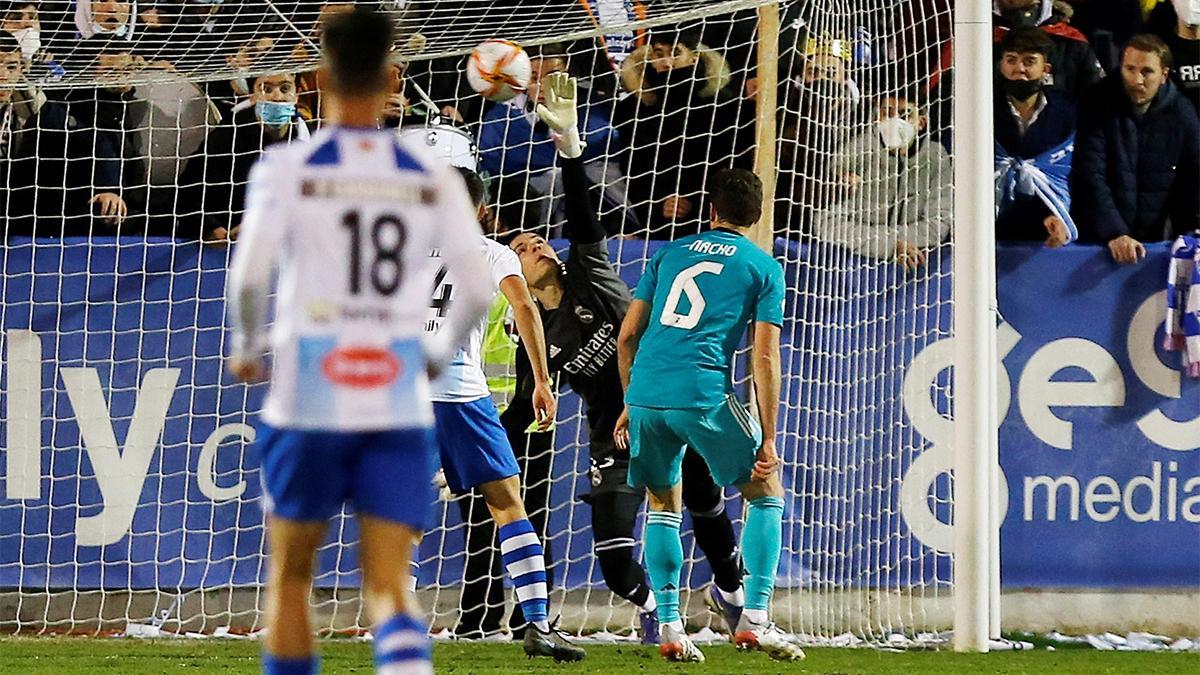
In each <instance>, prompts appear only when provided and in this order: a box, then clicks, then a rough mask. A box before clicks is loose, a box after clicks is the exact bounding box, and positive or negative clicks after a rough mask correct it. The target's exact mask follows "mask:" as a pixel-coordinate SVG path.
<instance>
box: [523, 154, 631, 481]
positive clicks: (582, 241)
mask: <svg viewBox="0 0 1200 675" xmlns="http://www.w3.org/2000/svg"><path fill="white" fill-rule="evenodd" d="M559 162H560V166H561V167H562V171H563V190H564V192H565V197H564V199H565V203H566V214H567V224H566V227H565V228H564V234H566V236H567V239H568V240H569V241H570V242H571V247H570V251H569V253H568V256H567V259H566V262H565V263H563V297H562V303H561V304H560V305H559V306H558V307H557V308H555V309H551V310H545V309H543V310H542V324H543V327H544V330H545V334H546V349H547V350H549V353H548V354H547V357H548V358H547V361H548V362H549V365H550V372H551V374H552V376H555V377H556V378H557V380H558V381H559V382H560V383H561V382H565V383H567V384H568V385H570V387H571V389H572V390H574V391H575V393H577V394H579V396H580V397H581V398H582V399H583V401H584V406H585V408H586V411H587V417H588V429H589V433H590V436H591V453H592V457H593V458H594V459H598V458H602V457H606V456H608V455H611V454H612V452H613V442H612V432H613V427H614V426H616V422H617V418H618V417H620V415H621V411H622V410H623V409H624V407H625V402H624V392H623V391H622V388H621V378H620V374H619V373H618V371H617V335H618V333H619V332H620V330H621V321H622V320H623V319H624V318H625V311H626V310H627V309H628V308H629V303H630V300H631V298H632V296H631V294H630V291H629V287H628V286H627V285H626V284H625V282H624V281H622V280H621V277H620V276H619V275H618V274H617V272H616V270H614V269H613V267H612V264H611V263H610V262H609V259H608V246H607V244H606V239H607V234H606V233H605V231H604V228H603V227H602V226H601V225H600V221H599V219H598V218H597V216H596V213H595V211H594V209H593V208H592V205H591V204H592V203H591V200H590V199H589V197H588V194H587V186H588V179H587V176H586V174H585V173H584V170H583V162H582V161H580V160H578V159H575V160H570V159H563V158H561V157H560V158H559ZM518 354H519V356H518V368H517V373H518V378H519V382H520V384H519V385H518V394H517V395H518V396H528V395H529V392H530V391H531V389H532V387H531V385H532V379H533V378H532V375H531V373H530V369H529V365H528V360H527V358H526V357H525V353H524V350H519V351H518Z"/></svg>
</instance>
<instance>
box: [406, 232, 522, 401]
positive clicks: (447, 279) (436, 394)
mask: <svg viewBox="0 0 1200 675" xmlns="http://www.w3.org/2000/svg"><path fill="white" fill-rule="evenodd" d="M479 241H480V249H479V250H480V251H481V252H482V253H483V258H484V260H486V261H487V264H488V268H489V270H490V271H491V274H489V275H488V280H489V281H490V282H491V287H492V296H491V299H490V301H489V303H488V305H489V307H490V306H491V303H492V302H494V301H495V299H496V295H497V294H498V293H499V292H500V282H502V281H504V280H505V279H507V278H508V277H517V278H518V279H521V280H522V281H524V279H525V277H524V276H523V275H522V274H521V261H520V259H518V258H517V254H516V253H513V252H512V250H511V249H509V248H508V247H507V246H502V245H500V244H497V243H496V242H494V241H492V240H491V239H488V238H486V237H483V236H480V237H479ZM430 259H431V262H432V263H433V269H435V270H437V271H436V272H435V274H434V277H433V282H434V288H433V300H432V301H431V302H430V303H429V321H428V322H427V323H426V324H425V330H426V331H428V332H430V333H436V332H437V331H438V330H440V329H441V326H442V321H443V320H444V319H445V317H446V312H447V310H448V309H449V308H450V305H451V304H453V303H454V302H456V301H457V299H458V296H457V295H456V293H457V289H458V287H459V282H458V279H457V277H456V275H453V274H451V273H450V272H449V270H447V268H446V267H445V266H443V265H442V264H441V251H433V253H432V254H431V256H430ZM486 330H487V317H486V316H485V317H484V318H482V319H480V320H479V322H478V323H476V324H475V326H474V327H473V328H471V334H470V336H468V337H467V340H466V342H465V343H463V346H462V348H460V349H459V350H458V353H457V354H455V355H454V358H453V359H451V360H450V365H449V366H447V367H446V370H445V371H444V372H443V373H442V374H441V376H440V377H438V379H436V380H434V382H433V400H434V401H438V402H442V403H466V402H469V401H477V400H479V399H481V398H486V397H488V396H491V391H489V390H488V385H487V376H486V375H485V374H484V372H483V334H484V332H485V331H486Z"/></svg>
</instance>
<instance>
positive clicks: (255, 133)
mask: <svg viewBox="0 0 1200 675" xmlns="http://www.w3.org/2000/svg"><path fill="white" fill-rule="evenodd" d="M251 87H252V92H251V94H250V98H249V99H247V101H246V102H245V103H244V104H242V105H241V106H239V108H238V110H237V112H235V113H234V117H233V124H227V125H221V126H217V127H214V128H213V130H212V131H211V132H210V133H209V135H208V138H207V139H206V140H205V143H204V145H203V146H201V147H200V149H199V150H198V151H197V152H196V153H195V154H194V155H193V156H192V157H191V159H190V160H188V165H187V168H186V169H184V173H183V176H182V178H181V179H180V186H181V187H180V199H179V202H180V205H179V213H178V216H179V218H180V225H179V228H178V229H177V230H176V236H179V237H181V238H185V239H195V238H197V237H199V238H201V239H202V240H204V241H207V242H215V243H224V242H227V241H229V240H233V239H236V238H237V234H238V226H239V225H240V224H241V215H242V208H243V204H244V203H245V199H246V181H247V179H248V178H249V176H250V168H251V167H252V166H254V163H255V162H256V161H258V157H259V155H261V154H262V152H263V150H265V149H266V148H268V147H270V146H272V145H275V144H276V143H289V142H291V141H294V140H300V141H304V140H308V136H309V129H308V126H307V123H306V122H305V121H304V120H303V119H302V118H301V117H300V115H299V114H298V113H297V111H296V100H297V90H296V76H295V75H292V74H290V73H289V74H282V75H264V76H261V77H258V78H255V79H254V80H253V81H252V82H251Z"/></svg>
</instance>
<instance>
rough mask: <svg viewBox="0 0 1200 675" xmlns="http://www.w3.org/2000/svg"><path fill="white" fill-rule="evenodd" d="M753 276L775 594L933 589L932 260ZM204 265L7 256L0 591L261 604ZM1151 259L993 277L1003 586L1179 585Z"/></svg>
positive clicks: (219, 319) (582, 524) (324, 573)
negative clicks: (769, 296)
mask: <svg viewBox="0 0 1200 675" xmlns="http://www.w3.org/2000/svg"><path fill="white" fill-rule="evenodd" d="M654 246H655V244H650V248H651V249H653V247H654ZM651 252H652V251H651ZM778 252H779V254H780V255H781V257H782V258H783V259H784V260H785V261H786V268H787V278H788V280H789V286H790V290H789V305H790V306H789V308H788V311H787V313H786V316H789V317H798V318H796V319H789V320H788V322H787V324H786V325H785V326H784V328H783V336H784V369H785V373H784V377H785V382H784V396H785V399H786V402H787V406H786V407H785V410H784V411H783V413H782V415H781V420H782V421H781V424H782V425H783V427H784V429H785V433H784V436H783V437H782V443H781V452H782V454H783V455H784V458H785V459H786V460H787V462H788V466H787V468H786V475H785V477H784V478H785V484H787V485H791V486H793V487H794V493H793V494H792V498H791V500H790V504H789V509H788V512H787V516H786V518H787V523H788V525H789V531H788V533H787V535H786V537H785V548H787V549H788V553H789V555H787V556H785V561H784V564H785V567H786V573H787V575H788V577H789V579H790V580H791V581H790V583H792V584H793V585H794V584H803V583H805V580H806V579H822V580H825V581H830V582H834V583H839V584H855V585H867V586H872V585H887V586H894V585H907V584H914V583H916V584H924V585H928V584H935V583H944V582H946V581H947V580H948V578H949V557H948V553H949V550H950V546H951V539H952V537H950V534H949V532H950V530H949V526H948V522H949V500H948V481H947V479H946V473H945V472H946V471H947V470H948V469H949V465H950V461H951V457H952V450H951V447H950V444H949V443H950V440H951V435H952V434H951V433H950V429H951V427H950V424H949V422H948V417H947V416H948V414H949V408H950V396H949V394H950V388H949V385H950V379H951V376H950V373H949V368H950V358H951V353H952V350H951V349H950V345H951V343H950V337H949V334H950V330H949V328H950V317H951V315H950V305H949V298H950V281H949V272H950V268H951V260H950V256H949V254H948V253H947V252H946V251H945V250H943V251H941V252H936V253H937V254H935V255H933V256H931V259H930V260H931V266H932V269H931V271H930V273H929V274H922V275H919V276H917V277H908V276H905V275H904V274H903V273H902V272H901V271H900V270H898V269H897V268H895V267H894V266H893V265H890V264H885V263H878V262H871V261H861V260H856V259H853V258H846V257H845V256H837V257H830V256H828V255H820V254H817V253H814V252H812V251H808V250H805V249H801V248H798V247H796V246H795V245H788V246H785V245H782V244H781V246H780V250H779V251H778ZM613 255H614V258H615V259H618V260H620V261H621V265H620V270H621V273H622V275H623V276H624V277H625V278H626V279H627V280H628V281H629V282H630V283H631V284H632V283H633V282H635V281H636V279H637V277H638V275H639V274H640V272H641V265H642V262H643V261H644V260H645V257H646V255H647V246H646V245H645V244H640V243H630V242H623V243H621V244H619V245H618V244H617V243H614V244H613ZM228 256H229V251H227V250H223V249H200V248H197V247H189V246H184V245H176V244H173V243H171V242H166V241H159V242H155V241H151V242H140V241H139V242H136V243H126V242H124V241H123V240H122V241H121V242H120V243H118V242H117V241H116V240H96V239H93V240H91V241H90V242H87V241H82V240H66V241H65V242H63V243H62V244H61V245H60V244H58V243H45V242H39V243H38V244H37V245H36V246H34V245H32V244H31V243H30V242H29V241H28V240H24V241H21V240H16V241H10V242H8V246H7V247H6V248H5V250H4V252H3V275H2V277H0V279H2V281H0V283H3V288H2V289H0V296H2V299H3V305H2V306H0V312H2V315H0V325H2V328H3V331H4V332H3V337H2V351H0V358H3V368H2V369H0V411H3V423H2V432H3V433H0V438H3V447H4V452H0V587H19V586H26V587H39V588H47V587H51V588H81V589H82V588H122V589H124V588H197V587H205V588H210V587H217V586H224V585H230V584H232V585H243V584H256V583H260V582H261V580H262V574H263V565H262V560H261V554H262V512H261V509H260V502H259V499H258V497H259V495H260V490H259V486H258V477H257V466H258V455H257V453H256V451H255V449H254V446H253V444H252V443H250V442H249V441H251V440H252V438H253V436H254V431H253V426H252V425H253V422H254V415H252V414H249V413H248V412H247V411H256V410H258V408H259V406H260V404H261V396H262V391H261V389H260V388H247V387H244V386H241V385H238V384H234V383H232V382H231V381H230V380H229V379H228V377H227V376H225V375H223V374H222V371H221V366H222V363H221V359H220V355H221V354H222V353H223V351H224V350H225V342H224V340H225V331H224V328H223V322H224V303H223V299H222V296H223V292H224V283H225V269H226V267H227V265H228ZM1166 258H1167V254H1166V251H1165V248H1164V247H1152V249H1151V253H1150V255H1149V256H1148V258H1147V259H1146V260H1145V261H1144V262H1143V263H1142V264H1141V265H1138V266H1136V267H1126V268H1118V267H1117V266H1115V265H1114V264H1112V263H1111V261H1110V260H1109V258H1108V256H1107V253H1106V252H1105V251H1103V250H1101V249H1098V248H1089V247H1079V246H1077V247H1068V248H1066V249H1062V250H1058V251H1049V250H1043V249H1041V248H1036V247H1030V248H1021V247H1017V248H1003V249H1001V250H1000V251H999V253H998V268H999V303H1000V310H1001V313H1002V315H1003V319H1004V321H1003V323H1002V324H1001V325H1000V326H999V328H998V330H999V333H998V336H999V337H998V341H999V344H1000V351H1001V355H1002V365H1003V368H1004V370H1003V374H1004V377H1002V378H1001V379H1002V385H1003V386H1002V387H1001V391H1000V392H999V394H998V398H999V402H1000V406H1001V409H1000V414H999V418H1000V420H1001V426H1000V439H1001V467H1002V469H1003V474H1004V477H1005V481H1004V485H1005V487H1006V490H1004V493H1005V500H1006V501H1005V503H1006V504H1007V508H1006V509H1005V520H1004V524H1003V527H1002V530H1001V532H1002V541H1003V548H1002V572H1003V580H1004V583H1005V584H1006V585H1008V586H1014V587H1088V588H1094V587H1181V586H1188V587H1195V586H1197V585H1200V383H1198V382H1196V381H1194V380H1193V381H1188V380H1184V379H1182V378H1181V377H1180V368H1179V367H1178V362H1179V358H1178V355H1175V354H1166V353H1163V352H1162V351H1161V350H1160V349H1159V347H1158V345H1159V344H1160V343H1161V341H1162V333H1161V323H1162V317H1163V314H1164V310H1165V298H1164V296H1163V289H1164V287H1165V278H1166ZM831 261H836V264H833V263H832V262H831ZM823 289H835V290H836V292H832V293H831V292H828V291H827V290H826V291H823ZM562 408H563V409H564V410H572V409H577V402H576V401H575V400H574V399H573V398H571V399H568V400H565V401H564V402H563V405H562ZM557 433H558V446H559V448H560V452H559V453H558V455H557V456H556V459H555V469H554V471H555V475H556V476H566V475H568V474H570V475H572V476H573V477H574V480H573V481H572V480H570V479H567V480H556V482H555V487H554V491H553V496H552V502H553V504H555V505H565V506H562V507H561V508H555V509H554V511H553V512H552V516H551V524H550V528H549V529H550V532H551V533H552V535H551V537H550V540H551V541H550V544H551V548H552V549H554V551H555V557H556V558H557V559H559V560H564V559H566V560H570V561H573V562H572V563H570V564H566V565H564V566H562V567H563V569H562V570H560V571H559V574H560V577H559V578H560V579H565V582H566V583H567V584H568V585H571V586H576V585H580V584H587V583H600V581H599V573H598V569H597V568H596V566H595V565H594V564H590V562H589V556H588V550H589V547H590V536H589V535H588V534H587V533H586V532H585V531H584V530H586V522H587V520H588V518H587V517H586V514H585V512H584V511H583V510H584V509H586V508H587V507H586V506H583V505H581V504H578V503H575V504H574V505H572V499H573V497H574V494H575V493H576V492H584V491H586V490H587V483H586V481H587V472H586V452H585V451H584V450H583V449H581V448H580V447H579V444H578V441H579V439H580V438H583V437H585V436H586V434H582V435H581V433H580V430H579V429H578V417H576V418H574V419H573V420H567V421H565V422H563V423H562V424H560V425H559V428H558V432H557ZM441 522H442V523H443V524H445V525H447V526H449V529H448V531H447V532H446V534H444V535H439V536H437V537H431V538H430V539H429V540H427V542H426V545H425V547H424V549H423V556H424V557H426V558H433V557H437V558H439V562H438V564H436V565H429V566H426V569H425V570H423V572H422V581H423V582H425V583H429V582H432V581H435V579H434V575H438V578H437V579H436V581H438V582H440V583H447V584H452V583H455V582H456V581H457V580H458V579H459V578H461V566H462V556H461V548H462V528H461V527H453V526H454V525H455V524H457V523H458V520H457V512H456V509H453V508H450V509H447V510H445V512H444V513H443V516H442V520H441ZM568 533H571V534H573V536H568ZM331 537H335V538H336V537H341V538H342V539H343V540H345V541H353V539H354V538H355V533H354V529H353V524H352V523H351V522H349V521H344V520H339V523H338V524H337V526H336V527H334V528H332V532H331ZM568 548H569V550H567V549H568ZM581 561H582V562H581ZM356 566H357V565H356V561H355V559H354V555H353V548H352V547H350V548H346V549H343V548H340V547H329V548H327V549H326V550H325V551H324V553H323V555H322V559H321V577H320V578H319V580H318V583H319V584H320V585H325V586H329V585H339V586H341V585H345V586H354V585H357V575H356V572H355V568H356ZM696 573H697V574H700V575H702V574H703V570H702V569H699V570H697V571H696Z"/></svg>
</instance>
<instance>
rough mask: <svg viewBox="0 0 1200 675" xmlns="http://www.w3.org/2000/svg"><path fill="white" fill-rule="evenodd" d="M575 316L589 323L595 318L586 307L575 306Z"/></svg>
mask: <svg viewBox="0 0 1200 675" xmlns="http://www.w3.org/2000/svg"><path fill="white" fill-rule="evenodd" d="M575 316H577V317H579V320H580V321H582V322H584V323H591V322H593V321H595V320H596V315H595V314H593V313H592V310H590V309H588V308H587V307H576V308H575Z"/></svg>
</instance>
